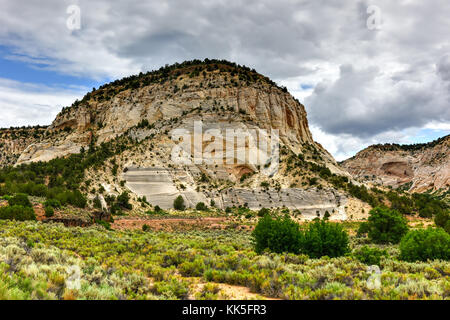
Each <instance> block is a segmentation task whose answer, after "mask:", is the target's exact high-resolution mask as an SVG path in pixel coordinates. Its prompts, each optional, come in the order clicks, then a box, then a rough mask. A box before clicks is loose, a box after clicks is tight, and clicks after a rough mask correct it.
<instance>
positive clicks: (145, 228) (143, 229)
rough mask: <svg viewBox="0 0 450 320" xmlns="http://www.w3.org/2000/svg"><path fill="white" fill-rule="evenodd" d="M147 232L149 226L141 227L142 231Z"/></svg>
mask: <svg viewBox="0 0 450 320" xmlns="http://www.w3.org/2000/svg"><path fill="white" fill-rule="evenodd" d="M149 230H150V226H149V225H147V224H144V225H143V226H142V231H144V232H147V231H149Z"/></svg>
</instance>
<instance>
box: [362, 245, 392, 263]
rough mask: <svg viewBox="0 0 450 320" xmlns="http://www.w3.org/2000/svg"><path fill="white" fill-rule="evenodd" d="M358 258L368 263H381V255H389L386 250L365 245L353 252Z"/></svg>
mask: <svg viewBox="0 0 450 320" xmlns="http://www.w3.org/2000/svg"><path fill="white" fill-rule="evenodd" d="M353 255H354V256H355V258H356V259H358V260H359V261H361V262H362V263H365V264H367V265H380V261H381V257H387V256H388V253H387V251H386V250H381V249H378V248H371V247H369V246H364V247H362V248H360V249H359V250H357V251H355V252H354V253H353Z"/></svg>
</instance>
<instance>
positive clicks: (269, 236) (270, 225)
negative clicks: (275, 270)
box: [252, 215, 302, 253]
mask: <svg viewBox="0 0 450 320" xmlns="http://www.w3.org/2000/svg"><path fill="white" fill-rule="evenodd" d="M252 238H253V242H254V244H255V251H256V252H257V253H262V252H263V251H264V250H265V249H269V250H270V251H272V252H276V253H283V252H292V253H299V252H300V245H301V242H302V233H301V231H300V228H299V225H298V224H297V223H295V222H294V221H292V220H291V219H290V218H289V217H287V216H286V217H284V218H282V219H281V218H276V219H273V218H272V217H270V216H269V215H266V216H264V217H263V218H261V219H260V220H259V222H258V224H257V225H256V227H255V230H254V231H253V233H252Z"/></svg>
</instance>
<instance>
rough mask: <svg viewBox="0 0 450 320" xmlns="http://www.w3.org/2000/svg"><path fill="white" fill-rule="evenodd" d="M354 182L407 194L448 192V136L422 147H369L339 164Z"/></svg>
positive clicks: (449, 185) (449, 151)
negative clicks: (370, 183) (404, 190)
mask: <svg viewBox="0 0 450 320" xmlns="http://www.w3.org/2000/svg"><path fill="white" fill-rule="evenodd" d="M342 165H343V167H345V168H346V169H347V170H348V171H349V172H350V173H351V174H352V175H353V176H354V177H355V178H357V179H361V180H363V181H370V182H374V183H377V184H381V185H385V186H392V187H394V188H398V187H401V188H403V189H406V190H409V191H411V192H425V191H437V192H446V191H448V190H449V188H450V136H446V137H444V138H441V139H439V140H436V141H434V142H431V143H428V144H422V145H412V146H398V145H384V146H383V145H378V146H371V147H369V148H367V149H365V150H363V151H361V152H359V153H358V154H357V155H356V156H355V157H353V158H351V159H348V160H346V161H344V162H343V163H342Z"/></svg>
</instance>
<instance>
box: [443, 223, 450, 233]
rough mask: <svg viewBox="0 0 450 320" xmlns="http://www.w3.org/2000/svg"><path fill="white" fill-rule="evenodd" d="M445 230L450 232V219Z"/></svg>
mask: <svg viewBox="0 0 450 320" xmlns="http://www.w3.org/2000/svg"><path fill="white" fill-rule="evenodd" d="M444 230H445V231H446V232H447V233H450V220H448V221H447V223H446V224H445V226H444Z"/></svg>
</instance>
